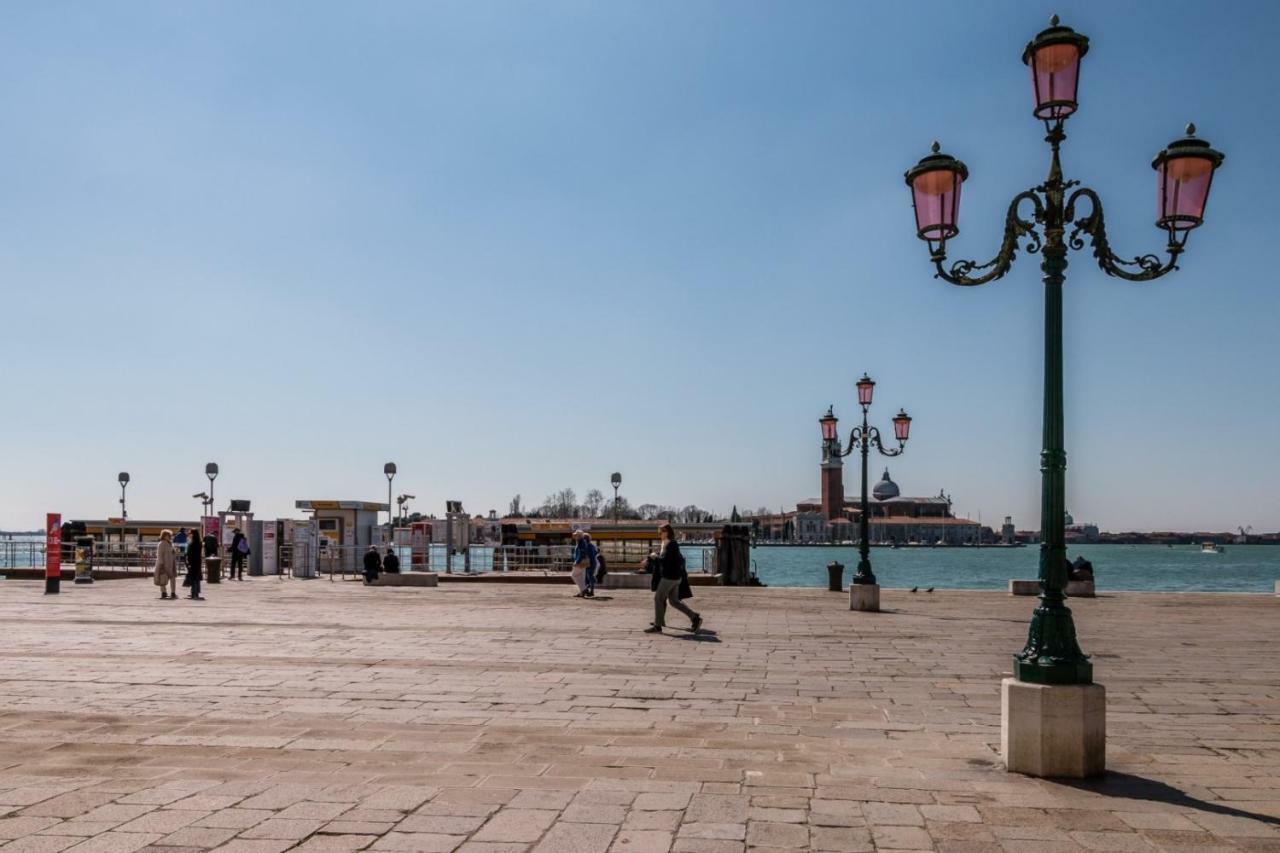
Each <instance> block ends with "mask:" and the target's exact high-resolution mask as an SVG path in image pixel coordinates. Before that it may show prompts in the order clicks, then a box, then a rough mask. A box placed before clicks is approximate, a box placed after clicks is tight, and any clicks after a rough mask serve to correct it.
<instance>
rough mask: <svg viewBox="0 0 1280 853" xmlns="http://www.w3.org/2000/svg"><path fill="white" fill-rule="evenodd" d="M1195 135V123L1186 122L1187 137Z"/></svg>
mask: <svg viewBox="0 0 1280 853" xmlns="http://www.w3.org/2000/svg"><path fill="white" fill-rule="evenodd" d="M1195 135H1196V124H1195V122H1193V121H1192V122H1187V136H1195Z"/></svg>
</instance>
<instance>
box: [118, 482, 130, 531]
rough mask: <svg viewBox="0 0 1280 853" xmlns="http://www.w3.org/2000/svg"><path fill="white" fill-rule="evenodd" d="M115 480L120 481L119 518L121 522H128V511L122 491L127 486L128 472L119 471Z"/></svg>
mask: <svg viewBox="0 0 1280 853" xmlns="http://www.w3.org/2000/svg"><path fill="white" fill-rule="evenodd" d="M116 479H117V480H119V481H120V518H121V520H123V521H128V519H129V509H128V507H126V506H125V503H124V490H125V487H126V486H128V485H129V472H128V471H121V472H120V474H119V476H118V477H117V478H116Z"/></svg>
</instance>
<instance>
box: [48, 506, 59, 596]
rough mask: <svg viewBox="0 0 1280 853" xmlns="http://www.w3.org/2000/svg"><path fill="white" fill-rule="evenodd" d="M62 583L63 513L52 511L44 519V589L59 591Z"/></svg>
mask: <svg viewBox="0 0 1280 853" xmlns="http://www.w3.org/2000/svg"><path fill="white" fill-rule="evenodd" d="M61 584H62V513H60V512H51V513H48V514H46V515H45V520H44V591H45V592H46V593H50V592H58V591H59V589H58V587H59V586H61Z"/></svg>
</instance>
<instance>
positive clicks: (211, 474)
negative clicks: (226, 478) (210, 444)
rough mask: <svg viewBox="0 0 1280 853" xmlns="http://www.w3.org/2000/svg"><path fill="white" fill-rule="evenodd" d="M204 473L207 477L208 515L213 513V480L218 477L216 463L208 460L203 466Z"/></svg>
mask: <svg viewBox="0 0 1280 853" xmlns="http://www.w3.org/2000/svg"><path fill="white" fill-rule="evenodd" d="M204 475H205V476H206V477H208V478H209V515H211V516H212V515H213V481H214V480H216V479H218V463H217V462H210V463H208V464H206V465H205V466H204Z"/></svg>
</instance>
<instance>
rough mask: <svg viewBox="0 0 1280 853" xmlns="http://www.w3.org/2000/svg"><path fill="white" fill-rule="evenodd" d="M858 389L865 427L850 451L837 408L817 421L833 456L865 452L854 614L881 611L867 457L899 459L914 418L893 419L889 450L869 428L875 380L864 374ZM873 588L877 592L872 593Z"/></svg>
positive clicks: (853, 435)
mask: <svg viewBox="0 0 1280 853" xmlns="http://www.w3.org/2000/svg"><path fill="white" fill-rule="evenodd" d="M857 387H858V405H859V406H861V407H862V426H860V427H854V428H853V429H852V430H851V431H850V433H849V447H848V449H847V450H844V451H841V450H840V437H839V434H838V432H837V424H838V419H837V418H836V416H835V413H834V411H833V408H834V407H829V408H828V409H827V413H826V414H825V415H823V416H822V417H821V418H819V419H818V423H819V424H820V425H821V427H822V441H823V443H824V444H825V445H826V448H827V453H828V454H830V455H831V456H833V457H844V456H848V455H849V454H851V453H853V451H854V449H855V448H857V449H860V450H861V451H862V513H861V514H862V518H861V519H860V520H859V525H858V527H859V536H858V568H857V569H856V570H855V571H854V573H853V580H852V582H851V584H850V586H849V606H850V609H853V610H879V609H880V595H879V586H878V585H877V584H876V576H875V572H873V571H871V505H870V503H869V502H868V501H867V456H868V455H869V454H870V452H871V448H872V447H874V448H876V450H878V451H880V453H881V454H882V455H884V456H900V455H901V454H902V452H903V451H904V450H906V445H907V437H908V436H909V435H910V434H911V416H910V415H908V414H907V413H906V411H905V410H903V409H899V410H898V414H896V415H894V416H893V437H894V438H896V439H897V440H898V446H897V448H892V447H890V448H886V447H885V446H884V443H883V442H881V440H880V430H878V429H876V428H875V427H873V426H870V425H868V424H867V411H868V410H869V409H870V408H871V396H872V393H873V392H874V391H875V387H876V383H875V380H873V379H872V378H871V377H870V376H868V375H867V374H865V373H864V374H862V378H861V379H859V380H858V383H857ZM860 586H861V587H867V588H868V589H865V590H861V591H859V590H858V589H857V587H860ZM871 587H874V588H875V589H874V590H871V589H870V588H871Z"/></svg>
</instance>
